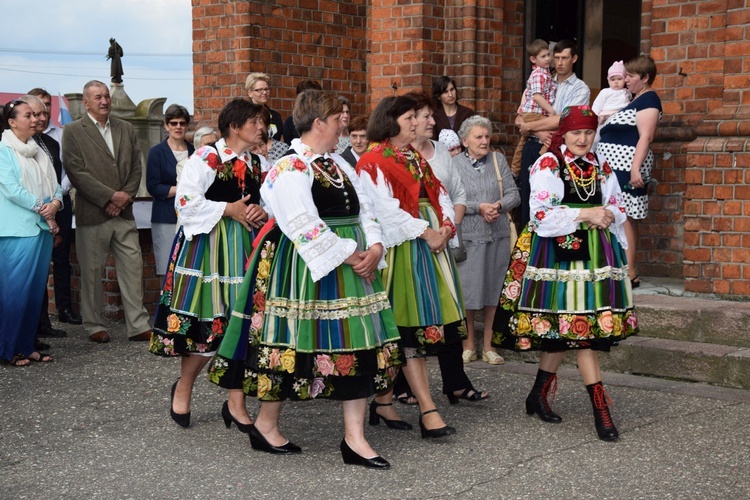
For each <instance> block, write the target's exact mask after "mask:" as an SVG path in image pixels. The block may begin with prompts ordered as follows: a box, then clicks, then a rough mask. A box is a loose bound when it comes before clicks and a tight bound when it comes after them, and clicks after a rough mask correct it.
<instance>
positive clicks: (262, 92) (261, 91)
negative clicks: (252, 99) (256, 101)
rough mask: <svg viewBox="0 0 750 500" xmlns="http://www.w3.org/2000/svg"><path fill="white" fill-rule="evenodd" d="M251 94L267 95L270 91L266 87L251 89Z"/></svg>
mask: <svg viewBox="0 0 750 500" xmlns="http://www.w3.org/2000/svg"><path fill="white" fill-rule="evenodd" d="M253 92H257V93H259V94H268V93H270V92H271V89H270V88H268V87H266V88H264V89H253Z"/></svg>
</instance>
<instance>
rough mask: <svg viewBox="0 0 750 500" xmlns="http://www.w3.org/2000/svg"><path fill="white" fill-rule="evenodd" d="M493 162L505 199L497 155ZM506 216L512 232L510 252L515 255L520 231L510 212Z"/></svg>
mask: <svg viewBox="0 0 750 500" xmlns="http://www.w3.org/2000/svg"><path fill="white" fill-rule="evenodd" d="M492 162H493V163H494V164H495V175H496V176H497V185H498V186H499V187H500V198H502V197H503V176H502V174H501V173H500V167H499V166H498V164H497V153H494V152H493V153H492ZM505 215H506V216H507V217H508V228H509V232H510V252H511V253H513V248H515V246H516V241H517V240H518V231H516V224H515V223H514V222H513V218H512V217H511V216H510V212H508V211H506V212H505Z"/></svg>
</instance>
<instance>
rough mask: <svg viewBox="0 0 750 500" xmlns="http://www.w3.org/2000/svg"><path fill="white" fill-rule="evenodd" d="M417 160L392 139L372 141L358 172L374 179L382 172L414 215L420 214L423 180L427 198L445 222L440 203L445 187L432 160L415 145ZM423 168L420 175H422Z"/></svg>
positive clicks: (439, 217) (395, 196)
mask: <svg viewBox="0 0 750 500" xmlns="http://www.w3.org/2000/svg"><path fill="white" fill-rule="evenodd" d="M408 147H409V149H410V150H411V151H412V152H413V154H414V158H415V160H416V162H418V165H415V164H414V161H410V160H409V159H408V158H407V157H406V156H405V155H404V154H403V153H401V152H400V151H399V149H398V148H396V147H394V146H393V145H392V144H391V143H390V142H388V141H385V142H373V143H371V144H370V146H369V147H368V148H367V152H366V153H364V154H363V155H362V156H361V157H360V159H359V161H358V162H357V173H358V174H361V173H362V172H367V173H368V174H369V175H370V177H371V178H372V180H373V182H374V181H376V180H377V176H378V170H380V171H381V172H383V176H384V177H385V180H386V182H387V183H388V185H389V186H390V188H391V190H392V191H393V197H394V198H396V199H397V200H398V201H399V202H400V206H401V209H403V210H404V211H406V212H409V213H410V214H411V215H412V217H419V191H420V189H421V185H422V184H424V187H425V191H427V198H428V199H429V200H430V203H431V204H432V207H433V208H434V209H435V212H437V216H438V220H439V221H440V222H441V223H442V222H443V210H442V209H441V207H440V192H441V191H443V190H444V188H443V185H442V184H441V183H440V180H439V179H438V178H437V177H435V174H433V173H432V169H431V168H430V165H429V163H427V161H425V159H424V158H422V155H420V154H419V152H418V151H416V150H415V149H414V148H412V147H411V145H410V146H408ZM420 171H421V175H420Z"/></svg>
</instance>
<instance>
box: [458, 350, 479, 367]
mask: <svg viewBox="0 0 750 500" xmlns="http://www.w3.org/2000/svg"><path fill="white" fill-rule="evenodd" d="M461 359H462V360H463V361H464V364H465V365H467V364H469V363H471V362H472V361H476V360H477V351H472V350H471V349H464V352H462V353H461Z"/></svg>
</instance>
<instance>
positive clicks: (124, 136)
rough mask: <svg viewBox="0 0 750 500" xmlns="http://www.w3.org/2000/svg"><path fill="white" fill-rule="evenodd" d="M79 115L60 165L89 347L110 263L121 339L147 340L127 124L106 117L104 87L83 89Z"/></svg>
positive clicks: (136, 165)
mask: <svg viewBox="0 0 750 500" xmlns="http://www.w3.org/2000/svg"><path fill="white" fill-rule="evenodd" d="M83 105H84V107H85V108H86V111H87V113H86V115H84V116H83V117H82V118H80V119H79V120H76V121H74V122H73V123H69V124H68V125H66V126H65V133H64V134H63V164H64V165H65V170H66V172H67V174H68V177H69V178H70V181H71V183H72V184H73V186H74V187H75V188H76V253H77V255H78V263H79V264H80V267H81V315H82V316H83V324H84V327H85V328H86V331H87V332H88V333H89V334H90V337H89V338H90V339H91V340H92V341H93V342H98V343H104V342H109V334H108V333H107V330H106V326H105V325H104V318H103V316H102V297H103V295H104V292H103V287H102V273H103V272H104V265H105V262H106V260H107V255H108V253H109V251H110V250H111V251H112V255H113V256H114V259H115V266H116V268H117V282H118V284H119V285H120V294H121V296H122V303H123V309H124V311H125V325H126V329H127V334H128V339H129V340H137V341H140V340H144V341H145V340H149V339H150V337H151V327H150V326H149V324H148V317H149V315H148V312H147V311H146V308H145V307H143V260H142V257H141V247H140V243H139V240H138V230H137V229H136V226H135V218H134V217H133V197H135V195H136V193H137V192H138V187H139V186H140V182H141V171H142V165H141V152H140V150H139V148H138V143H137V139H136V135H135V130H134V129H133V126H132V125H131V124H130V123H128V122H126V121H123V120H118V119H117V118H112V117H110V111H111V110H110V106H111V98H110V95H109V89H108V88H107V86H106V85H105V84H104V83H102V82H100V81H97V80H92V81H90V82H88V83H87V84H86V85H85V86H84V87H83Z"/></svg>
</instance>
